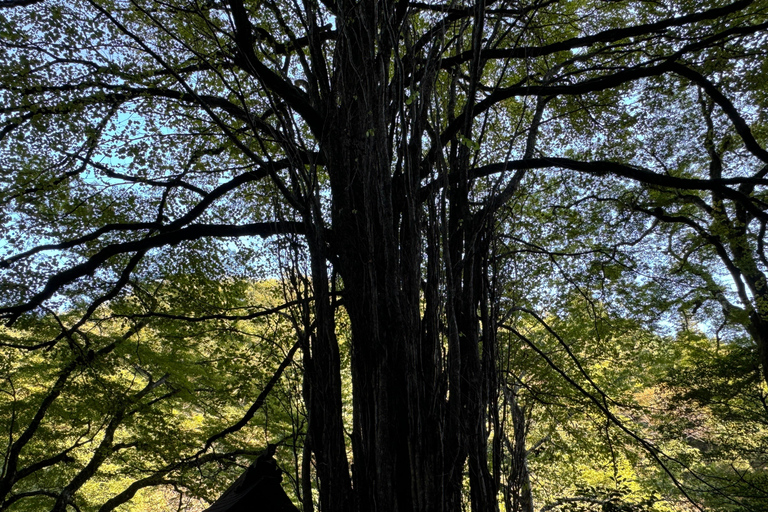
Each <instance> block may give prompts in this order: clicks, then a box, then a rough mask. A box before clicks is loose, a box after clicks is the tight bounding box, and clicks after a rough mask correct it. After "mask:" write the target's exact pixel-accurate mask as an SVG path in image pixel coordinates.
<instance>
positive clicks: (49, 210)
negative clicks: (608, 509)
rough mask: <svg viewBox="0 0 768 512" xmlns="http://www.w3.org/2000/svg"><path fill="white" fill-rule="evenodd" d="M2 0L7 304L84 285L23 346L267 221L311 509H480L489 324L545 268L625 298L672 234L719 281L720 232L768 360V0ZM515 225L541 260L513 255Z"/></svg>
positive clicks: (229, 247)
mask: <svg viewBox="0 0 768 512" xmlns="http://www.w3.org/2000/svg"><path fill="white" fill-rule="evenodd" d="M0 5H2V7H3V10H2V11H0V15H1V16H2V18H0V23H1V24H0V36H2V43H0V51H2V59H1V61H2V64H0V65H1V66H2V71H0V76H2V86H1V87H2V88H1V89H0V103H2V107H0V112H1V113H2V116H3V118H2V124H0V137H1V138H2V154H0V158H2V161H1V162H2V166H3V191H2V194H3V195H2V204H3V206H4V208H3V211H2V212H1V213H0V215H2V216H3V217H2V218H3V223H4V225H5V226H6V230H5V232H4V237H5V238H4V242H3V245H2V250H3V251H4V252H5V253H6V256H5V257H4V258H5V259H4V260H3V261H2V276H3V277H2V279H3V281H2V290H3V301H4V303H3V306H2V308H0V314H2V316H3V318H4V319H5V320H6V321H7V323H8V324H9V325H11V324H14V323H15V322H18V321H26V320H28V319H29V318H36V317H39V316H40V315H45V314H51V315H55V314H57V312H61V311H64V310H72V309H73V308H74V305H75V304H76V305H78V306H80V309H79V310H81V311H83V313H82V314H81V315H79V316H78V317H77V318H69V317H67V320H66V321H64V322H62V323H61V324H60V330H59V332H58V333H56V334H55V335H53V336H52V337H51V339H50V340H46V341H45V342H40V343H37V344H33V345H30V346H28V347H27V348H29V349H30V350H33V349H46V348H50V347H53V346H55V345H57V344H70V345H72V346H76V347H80V349H81V350H82V351H83V353H84V354H88V349H89V347H88V340H87V337H85V336H83V335H82V334H81V331H82V328H83V326H84V325H86V324H87V322H88V321H89V319H90V318H91V317H93V316H94V315H96V314H98V311H99V309H100V308H102V307H104V306H106V305H108V304H109V303H110V302H111V301H113V300H115V299H117V298H119V297H121V296H123V295H125V294H126V293H128V291H129V285H130V284H131V283H142V282H152V281H158V280H163V279H167V278H168V277H169V276H172V275H174V274H178V273H179V272H189V273H194V272H196V271H199V270H197V269H196V268H195V266H196V265H198V264H201V263H200V262H201V260H202V261H204V260H205V259H204V258H199V257H197V258H194V257H191V256H190V254H191V253H193V252H194V251H195V250H196V248H197V249H200V248H204V250H205V251H208V254H209V256H210V258H211V260H213V261H215V263H211V262H207V263H206V265H207V266H206V267H205V269H207V270H209V271H211V272H219V273H220V275H221V276H226V275H236V276H238V277H249V276H252V275H254V274H255V270H253V269H255V268H256V267H259V266H263V265H265V264H267V263H266V259H267V258H266V256H265V254H267V252H268V249H269V247H272V246H270V245H268V244H266V243H264V242H262V241H261V240H262V239H273V238H274V239H277V240H279V241H280V244H279V245H277V246H276V247H277V250H276V252H275V254H276V256H274V258H277V261H279V262H280V265H279V267H280V268H278V269H276V270H274V274H272V275H274V276H276V275H277V273H280V274H282V275H283V276H285V277H286V283H287V286H286V297H287V299H286V300H288V299H291V300H293V301H294V302H295V305H297V306H299V305H301V304H303V305H305V308H304V309H303V310H302V312H301V314H299V315H298V316H295V317H294V322H295V326H296V329H297V332H300V333H302V336H301V338H300V339H301V351H302V361H303V365H304V368H305V373H306V374H305V390H304V396H305V400H306V406H307V410H308V417H309V425H308V439H307V442H306V455H307V458H308V459H311V460H313V461H314V465H313V467H314V471H315V473H316V477H317V481H318V493H319V505H320V508H321V509H322V510H325V511H329V510H339V511H353V510H355V511H357V510H360V511H373V510H386V511H401V512H402V511H408V510H414V511H415V510H419V511H426V510H436V511H437V510H441V511H458V510H459V509H460V508H461V506H462V501H463V500H465V501H468V502H469V503H471V507H472V510H475V511H488V510H496V509H497V508H498V499H499V492H500V489H499V487H500V486H501V485H502V476H501V475H500V473H499V467H500V460H499V459H500V453H501V451H502V449H503V446H502V444H501V441H500V439H501V435H500V429H501V428H502V427H501V425H502V422H501V416H502V414H500V412H499V407H500V405H499V404H500V403H501V402H502V401H501V400H500V399H499V393H500V390H501V387H500V384H499V378H498V377H499V374H500V373H499V370H498V369H497V368H496V364H497V362H498V360H499V359H498V352H499V345H498V336H497V332H498V328H499V325H500V324H501V323H503V322H504V321H505V319H508V318H510V316H511V315H513V314H526V315H533V317H534V318H541V317H539V316H536V315H535V312H534V310H535V309H536V307H544V306H545V304H544V302H542V301H544V298H546V297H547V296H548V294H551V293H553V291H554V290H555V289H557V287H558V286H568V287H571V288H576V289H579V290H582V291H583V293H584V294H585V295H587V296H589V298H590V299H593V300H597V299H598V298H599V299H601V300H607V301H610V300H611V299H616V301H617V302H620V303H621V304H623V307H625V308H626V309H628V310H630V311H632V312H633V313H638V311H639V310H643V309H644V308H645V307H646V306H647V307H648V308H647V309H648V310H651V309H653V306H658V305H659V304H660V302H659V301H658V300H656V301H654V302H653V303H652V304H643V303H642V295H640V296H639V297H638V298H635V299H634V302H632V303H630V304H627V303H626V302H621V299H620V298H617V297H619V296H620V295H621V291H622V286H624V285H626V286H627V287H629V288H630V289H632V290H646V289H648V287H651V288H653V285H654V284H658V283H656V282H655V281H654V278H657V277H658V278H659V279H660V280H662V281H664V276H663V275H661V276H660V275H658V274H653V272H654V271H657V270H658V269H659V268H662V267H664V264H665V262H667V261H668V260H666V259H665V258H664V251H658V252H656V253H653V254H654V256H652V257H650V258H645V257H644V256H643V255H644V254H648V253H649V252H650V251H651V249H653V248H655V247H656V246H654V244H653V243H651V242H649V240H654V241H656V240H657V239H658V238H660V236H661V234H662V233H671V235H670V239H671V242H670V243H669V246H668V249H669V251H668V252H669V255H670V257H676V258H678V259H679V260H682V261H684V262H685V263H686V265H687V266H685V270H686V271H687V272H689V274H691V275H695V276H699V277H700V278H701V279H702V280H703V283H704V285H703V286H699V285H698V284H696V283H694V284H689V283H688V282H687V281H685V280H680V281H679V282H674V283H670V282H669V281H664V282H663V283H661V284H658V287H657V288H653V289H659V290H660V289H663V290H664V294H665V295H664V297H665V300H666V301H667V302H665V303H664V305H665V306H669V305H672V304H681V305H684V300H685V299H686V298H687V297H688V294H689V293H690V290H691V289H694V288H696V289H706V290H708V291H709V293H710V295H711V297H706V296H705V297H704V298H702V300H709V299H712V298H714V299H718V300H720V301H721V302H722V303H723V304H726V303H727V304H731V303H732V302H733V300H731V299H729V298H728V297H726V295H727V294H728V293H729V288H728V286H727V283H726V281H725V280H724V276H723V273H722V271H720V270H719V269H720V267H718V266H717V265H718V264H717V261H718V260H717V259H715V257H710V256H708V255H706V254H705V255H703V256H701V261H698V260H696V259H695V258H693V256H692V254H693V253H695V252H696V251H698V250H700V249H701V247H702V246H706V247H709V249H707V250H710V251H714V252H713V253H712V255H713V256H717V257H719V258H720V261H722V262H723V263H724V264H725V266H726V268H727V269H728V271H729V272H730V275H731V276H732V277H733V278H734V279H735V280H736V283H737V284H738V285H739V286H740V287H739V288H738V290H737V292H738V293H737V297H736V300H738V299H740V300H741V306H740V308H741V309H742V310H743V311H744V312H745V313H746V315H745V316H744V318H741V319H740V321H741V322H742V324H743V325H747V327H748V329H749V332H750V334H751V335H752V337H753V340H754V343H755V347H756V349H757V354H758V356H757V358H756V360H755V363H754V364H755V367H759V366H760V365H762V371H763V373H764V375H766V377H768V346H767V345H766V343H767V341H766V340H768V335H766V334H765V329H766V327H765V326H766V325H768V324H766V322H768V307H766V306H765V304H764V302H765V301H766V297H768V292H766V281H765V277H764V275H765V272H766V270H767V269H766V265H765V257H764V254H763V249H764V247H763V236H764V232H765V223H766V219H768V211H766V210H767V209H766V204H765V202H764V200H763V195H764V190H765V189H764V187H765V185H766V180H765V178H764V175H765V173H766V169H768V167H766V166H767V165H768V152H767V151H766V149H765V145H766V140H765V133H766V131H765V118H764V115H765V114H764V112H765V107H766V97H765V92H764V91H763V90H761V88H762V86H761V84H764V83H765V80H766V71H765V70H766V57H765V55H766V51H768V48H766V44H767V43H766V39H765V35H764V34H765V30H766V28H768V5H766V3H765V2H764V1H750V0H739V1H736V2H733V3H729V2H728V1H709V2H704V3H700V2H685V1H679V2H670V3H666V4H665V3H661V2H654V3H651V2H642V1H638V2H635V1H629V0H628V1H618V2H616V1H606V2H581V1H554V0H547V1H536V0H534V1H530V2H527V1H526V2H517V1H499V2H491V1H488V2H485V1H482V0H479V1H477V2H475V3H471V4H468V3H461V2H416V1H399V2H389V1H367V0H363V1H351V0H338V1H333V0H329V1H323V2H314V1H312V0H304V1H301V2H300V1H282V0H275V1H272V0H262V1H244V0H227V1H219V0H212V1H208V0H206V1H191V0H190V1H183V0H178V1H177V0H169V1H159V0H158V1H152V0H146V1H145V0H115V1H112V0H85V1H79V0H73V1H59V0H42V1H38V0H2V3H1V4H0ZM691 98H696V99H697V101H698V102H699V103H700V104H701V108H700V109H699V110H698V111H696V109H695V108H693V107H691V105H690V102H691ZM695 106H696V104H695V105H694V107H695ZM646 126H647V127H648V131H647V132H646V131H644V130H641V129H640V128H639V127H646ZM726 137H727V140H728V142H727V143H726V142H725V138H726ZM696 141H701V145H702V147H703V148H704V152H703V153H702V154H703V155H704V157H701V155H698V154H697V153H696V151H695V143H696ZM680 155H684V156H680ZM678 156H680V158H679V159H678ZM678 160H680V161H678ZM704 163H706V164H707V165H708V168H707V169H703V167H704ZM726 164H728V165H726ZM522 203H531V204H535V205H538V208H539V210H538V216H536V215H528V216H527V217H526V218H524V219H523V218H521V217H518V215H520V211H521V210H520V208H521V207H520V204H522ZM531 204H529V205H528V209H527V210H525V211H526V212H528V213H529V214H530V212H531V211H534V210H535V208H536V206H531ZM604 204H605V205H609V206H608V207H603V206H602V205H604ZM696 208H698V210H696ZM555 213H556V214H555ZM654 219H655V220H654ZM659 223H664V224H669V225H671V226H677V225H682V226H687V227H688V229H690V230H693V232H694V235H695V236H696V237H698V238H697V240H698V241H696V242H691V241H690V240H691V238H690V236H689V235H688V233H686V232H685V230H684V229H672V230H666V231H664V230H662V229H661V228H660V227H659ZM649 233H651V234H650V235H649ZM201 240H218V241H219V242H215V241H212V242H210V243H206V244H203V245H200V244H199V242H200V241H201ZM233 240H234V241H233ZM196 244H197V245H196ZM691 244H693V245H691ZM702 250H703V249H702ZM643 251H646V252H645V253H643ZM526 252H527V253H529V254H538V255H542V254H543V255H546V257H547V258H548V259H549V261H550V262H551V270H552V272H551V273H550V274H548V276H549V277H545V276H544V274H543V270H541V269H540V268H539V267H537V270H536V272H533V270H532V272H533V273H532V274H530V276H534V275H539V276H540V279H538V280H537V281H532V280H530V279H529V280H527V281H526V279H523V278H520V279H517V280H515V279H511V278H510V272H511V269H512V266H513V265H516V264H517V263H516V262H518V260H519V255H520V254H522V253H526ZM586 254H589V255H591V257H590V258H585V257H584V255H586ZM587 259H589V262H586V261H587ZM563 261H566V263H563ZM527 264H530V266H531V269H533V267H534V266H535V265H534V264H533V263H530V262H529V263H527ZM522 265H526V263H525V262H523V263H522ZM566 267H568V268H566ZM201 268H202V267H201ZM542 268H543V267H542ZM691 269H693V270H691ZM649 273H650V274H649ZM615 274H620V275H623V276H625V278H624V281H623V283H619V284H622V286H617V287H616V288H615V289H613V290H612V291H608V292H606V294H605V296H603V297H598V296H597V295H596V294H594V293H592V291H589V290H587V288H585V287H584V282H582V281H584V280H587V279H586V277H587V276H591V277H590V279H597V278H598V277H599V278H600V281H601V283H603V284H605V283H609V282H610V281H611V278H612V277H615ZM662 274H663V273H662ZM263 275H265V274H263ZM266 275H268V274H266ZM649 275H650V276H651V277H649ZM530 276H529V277H530ZM626 276H629V277H626ZM615 281H617V282H618V281H620V280H615ZM606 286H607V285H606ZM596 289H602V290H605V287H603V288H599V287H596ZM192 299H195V300H197V298H194V297H192V298H190V299H189V300H192ZM537 301H538V302H537ZM340 307H343V308H344V310H345V311H346V314H347V315H348V318H349V326H350V333H351V334H350V338H349V340H347V339H346V338H342V337H340V334H341V332H342V329H341V328H340V327H339V326H338V325H337V323H338V321H339V320H338V318H339V317H338V309H339V308H340ZM553 307H554V306H553ZM729 307H730V309H729V310H728V311H730V312H733V311H735V310H734V306H733V304H731V306H729ZM657 309H658V308H657ZM201 314H203V313H201ZM639 314H640V313H638V315H639ZM730 316H733V315H730ZM725 320H726V321H732V319H730V318H727V317H726V318H725ZM347 356H349V360H350V369H351V383H352V396H353V398H352V418H351V424H349V423H350V422H349V421H348V419H347V418H345V415H344V413H345V411H344V404H343V400H342V395H343V389H342V387H343V386H342V377H343V371H342V367H343V364H342V361H344V360H346V359H347ZM582 389H583V388H582ZM585 393H586V391H585ZM589 396H593V395H589ZM601 407H602V408H601V410H602V411H603V412H604V413H605V415H606V417H607V418H608V420H609V421H613V422H615V423H617V424H618V423H620V421H619V419H618V418H617V417H616V416H615V415H614V414H613V413H612V412H611V410H610V407H609V405H608V404H607V402H606V403H605V404H603V405H602V406H601ZM43 414H44V413H43ZM489 439H492V440H493V442H492V443H491V444H490V445H489ZM22 441H23V440H22V439H19V440H17V441H16V442H17V443H21V442H22ZM348 443H349V444H350V445H351V449H350V450H348ZM210 444H213V443H207V444H206V446H205V448H206V449H208V448H211V446H210ZM644 446H645V447H646V448H648V450H649V451H653V447H652V446H651V445H650V444H648V443H646V445H644ZM18 448H19V450H21V448H22V445H19V446H18ZM521 449H523V450H524V448H521ZM521 457H522V455H521ZM657 459H658V457H657ZM660 462H661V461H660ZM521 463H522V464H523V465H524V461H522V462H521ZM516 471H517V473H516V475H513V477H511V478H513V479H515V478H517V479H520V478H522V479H523V480H524V479H525V478H526V475H525V474H524V471H523V470H522V469H521V468H520V467H518V468H517V469H516ZM506 478H507V477H504V479H503V480H504V481H506ZM465 479H466V481H465ZM521 481H522V480H521ZM12 483H13V482H12V479H8V480H7V484H8V485H7V487H8V489H10V487H11V486H12ZM523 487H525V485H523ZM8 489H6V490H8ZM310 496H311V492H310ZM68 500H71V496H70V495H69V494H66V493H65V492H62V494H60V495H59V497H58V498H57V499H56V502H55V503H56V507H58V508H57V509H58V510H64V508H65V507H66V506H67V504H68V503H69V501H68ZM522 501H523V502H525V501H526V500H522ZM528 501H529V500H528ZM310 503H311V500H310V499H309V498H307V500H306V502H305V503H304V506H305V510H306V509H307V508H308V507H311V505H310ZM526 506H527V507H529V506H530V504H528V505H526Z"/></svg>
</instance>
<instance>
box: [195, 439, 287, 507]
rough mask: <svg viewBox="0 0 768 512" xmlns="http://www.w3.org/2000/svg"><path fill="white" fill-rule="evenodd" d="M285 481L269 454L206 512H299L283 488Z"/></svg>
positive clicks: (247, 471)
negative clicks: (283, 481)
mask: <svg viewBox="0 0 768 512" xmlns="http://www.w3.org/2000/svg"><path fill="white" fill-rule="evenodd" d="M282 480H283V475H282V471H281V470H280V468H278V467H277V463H276V462H275V459H274V458H272V454H271V453H269V452H267V453H265V454H264V455H261V456H260V457H259V458H258V459H256V461H255V462H254V463H253V464H251V465H250V466H249V467H248V469H246V470H245V472H244V473H243V474H242V475H240V477H239V478H238V479H237V480H235V482H234V483H233V484H232V485H230V486H229V488H228V489H227V490H226V491H224V494H222V495H221V497H220V498H219V499H218V500H216V502H215V503H214V504H213V505H211V506H210V507H208V508H207V509H205V511H204V512H262V511H263V512H299V510H298V509H297V508H296V507H295V506H294V505H293V503H292V502H291V500H290V498H288V495H286V494H285V491H284V490H283V487H282V486H281V485H280V482H281V481H282Z"/></svg>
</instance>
